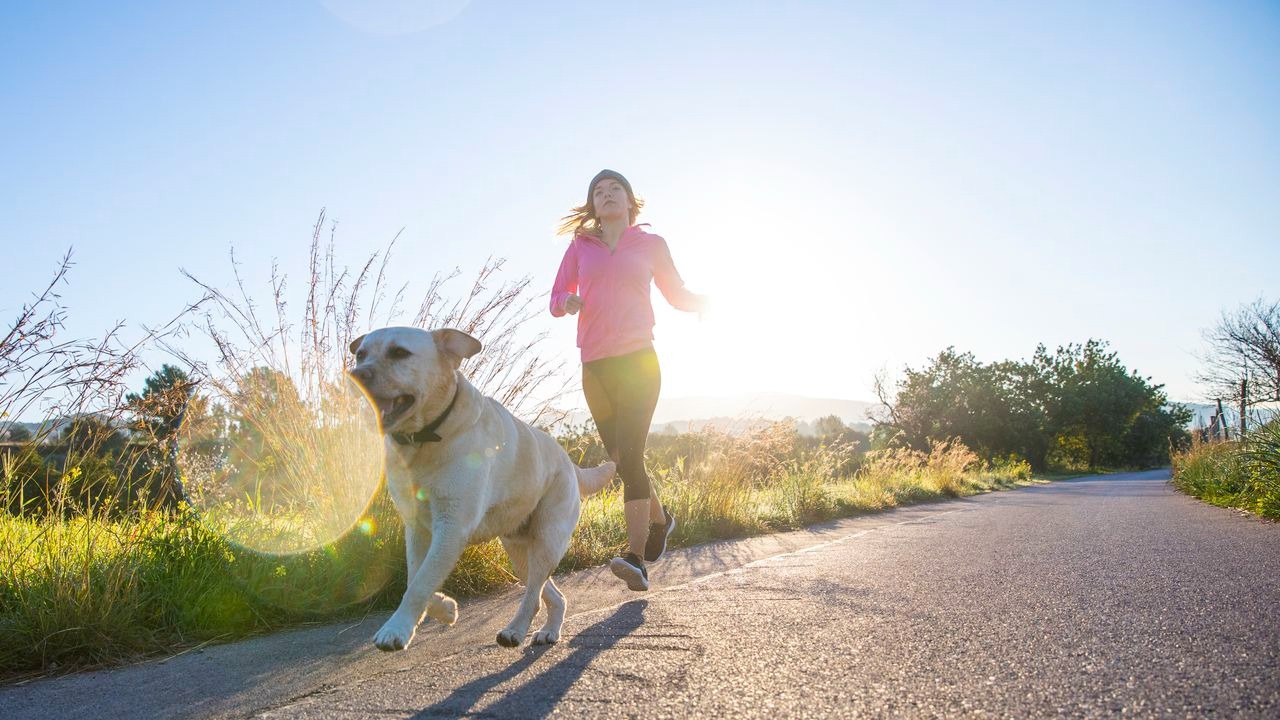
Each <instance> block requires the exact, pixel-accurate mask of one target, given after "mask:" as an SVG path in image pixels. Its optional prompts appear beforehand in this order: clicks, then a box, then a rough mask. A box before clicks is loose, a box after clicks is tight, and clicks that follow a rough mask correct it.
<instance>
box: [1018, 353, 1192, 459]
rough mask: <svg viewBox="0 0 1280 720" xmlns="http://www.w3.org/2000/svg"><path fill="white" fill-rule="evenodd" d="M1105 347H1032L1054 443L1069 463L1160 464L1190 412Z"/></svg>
mask: <svg viewBox="0 0 1280 720" xmlns="http://www.w3.org/2000/svg"><path fill="white" fill-rule="evenodd" d="M1107 348H1108V345H1107V343H1106V342H1105V341H1102V340H1093V339H1091V340H1089V341H1087V342H1086V343H1084V344H1083V345H1075V344H1071V345H1066V346H1065V347H1059V348H1058V349H1057V350H1056V351H1055V352H1054V354H1053V355H1050V354H1049V353H1048V351H1047V350H1046V349H1045V347H1044V346H1043V345H1041V346H1040V347H1038V348H1037V349H1036V354H1035V358H1034V360H1033V362H1034V364H1035V365H1036V366H1037V367H1038V368H1040V372H1041V373H1042V374H1043V375H1044V376H1045V377H1046V378H1047V379H1048V381H1049V382H1048V384H1047V385H1046V391H1047V392H1046V398H1045V400H1046V406H1045V408H1046V416H1047V418H1048V420H1049V424H1048V430H1049V432H1050V433H1051V434H1052V436H1053V437H1054V440H1055V445H1056V447H1057V449H1058V451H1059V452H1060V453H1061V454H1062V455H1063V458H1062V459H1063V460H1065V461H1067V462H1068V463H1069V464H1085V465H1087V466H1088V467H1091V468H1095V467H1102V466H1112V467H1114V466H1122V465H1144V466H1145V465H1154V464H1158V463H1161V462H1164V461H1165V460H1167V459H1168V449H1169V443H1170V442H1171V441H1175V442H1176V441H1178V440H1179V438H1180V437H1181V435H1184V434H1185V431H1183V430H1182V429H1181V428H1182V425H1183V424H1185V423H1186V422H1187V421H1188V420H1189V419H1190V415H1191V413H1190V411H1189V410H1188V409H1187V408H1186V407H1184V406H1181V405H1174V404H1171V403H1169V400H1168V397H1167V396H1166V395H1165V394H1164V390H1163V388H1164V386H1163V385H1152V384H1150V378H1144V377H1142V376H1141V375H1139V374H1138V373H1137V372H1136V371H1130V370H1128V369H1127V368H1126V367H1125V366H1124V364H1123V363H1121V362H1120V359H1119V357H1118V355H1117V353H1115V352H1109V351H1108V349H1107ZM1135 428H1137V429H1135Z"/></svg>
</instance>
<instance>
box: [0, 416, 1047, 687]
mask: <svg viewBox="0 0 1280 720" xmlns="http://www.w3.org/2000/svg"><path fill="white" fill-rule="evenodd" d="M709 447H712V448H713V450H714V452H711V453H709V454H707V455H705V456H704V457H703V458H702V459H701V460H700V461H697V462H686V459H685V458H684V457H680V458H677V459H676V461H674V462H672V463H670V464H668V465H664V466H660V467H656V468H653V473H654V475H655V480H656V481H657V482H658V483H659V484H660V485H661V487H662V490H661V494H662V498H663V500H664V502H665V503H666V504H667V505H668V506H669V507H670V508H671V509H672V511H673V512H675V513H676V514H677V515H678V516H679V517H680V524H679V527H678V529H677V531H676V533H675V535H674V536H673V537H672V544H673V546H676V547H679V546H688V545H696V544H699V543H703V542H706V541H709V540H715V539H722V538H732V537H742V536H748V535H756V534H761V533H768V532H775V531H780V530H788V529H795V528H800V527H803V526H805V525H808V524H811V523H814V522H818V521H822V520H828V519H832V518H837V517H843V516H848V515H853V514H858V513H864V512H874V511H879V510H884V509H888V508H892V507H896V506H899V505H906V504H910V503H916V502H922V501H928V500H934V499H939V498H946V497H957V496H962V495H971V494H974V493H981V492H986V491H989V490H993V489H998V488H1004V487H1012V486H1017V485H1024V484H1028V483H1031V482H1036V481H1037V480H1036V479H1033V478H1032V476H1031V473H1030V468H1029V467H1028V466H1027V465H1026V464H1025V463H1019V462H1007V463H1003V464H1000V465H998V466H990V465H985V464H982V463H979V462H978V461H977V458H976V457H975V456H973V454H972V453H971V452H969V451H968V449H967V448H964V446H962V445H958V444H955V445H951V444H943V445H940V446H938V447H937V448H935V450H934V452H933V453H931V454H923V453H911V452H909V451H901V450H900V451H890V452H880V453H870V454H868V455H867V456H866V458H865V460H863V461H862V462H861V463H860V464H859V466H858V468H857V470H856V472H853V473H850V472H847V470H848V468H849V464H848V462H847V461H848V459H849V455H850V453H851V451H852V449H851V448H850V447H848V446H841V445H839V444H835V445H832V446H819V447H817V448H813V449H810V450H807V451H806V450H803V449H798V448H797V447H796V446H794V445H792V446H788V447H784V448H781V449H779V448H778V447H776V446H771V445H769V444H768V443H764V442H761V441H760V440H759V439H758V438H757V439H755V440H751V441H744V442H739V441H733V440H731V439H728V438H726V437H724V436H720V437H718V438H716V439H715V442H713V443H710V444H709ZM101 510H103V512H100V513H99V514H98V515H96V516H89V517H76V518H71V519H62V518H59V517H56V516H51V517H48V518H45V519H35V518H18V517H12V516H7V515H6V516H3V517H0V674H2V675H0V677H4V678H7V679H10V680H12V679H15V678H18V677H23V676H30V675H38V674H47V673H52V672H62V671H69V670H74V669H82V668H89V667H98V666H104V665H111V664H117V663H121V662H128V661H130V660H134V659H139V658H143V657H148V656H154V655H160V654H168V653H174V652H179V651H181V650H183V649H186V648H190V647H193V646H196V645H199V644H202V643H207V642H211V641H225V640H230V639H235V638H242V637H247V636H251V635H254V634H260V633H265V632H270V631H273V630H277V629H280V628H283V627H287V626H291V625H297V624H300V623H306V622H313V621H323V620H332V619H338V618H343V617H350V616H352V615H359V614H361V613H365V612H369V611H370V610H378V609H390V608H392V607H394V606H395V604H396V603H397V602H398V601H399V597H400V594H401V593H402V592H403V588H404V583H405V571H404V556H403V553H404V551H403V535H402V530H401V528H400V527H399V521H398V518H397V517H396V515H395V513H394V510H393V509H392V508H391V506H390V503H389V502H387V501H386V500H385V495H379V499H378V500H377V501H375V502H374V503H373V504H372V505H371V506H370V508H369V509H368V510H367V511H366V514H365V515H364V517H363V518H362V519H361V521H360V522H359V523H357V524H356V526H355V527H354V528H353V529H352V530H351V531H350V532H348V533H346V534H345V535H343V536H342V537H341V538H340V539H339V540H337V541H336V542H332V543H329V544H327V545H325V546H323V547H322V548H320V549H318V550H315V551H311V552H303V553H298V554H290V555H270V554H262V553H257V552H250V551H247V550H245V549H243V548H240V547H238V546H237V545H235V544H234V543H232V542H231V541H229V540H228V539H227V538H228V537H233V536H235V533H234V532H232V531H231V530H232V529H231V528H228V527H226V526H225V525H223V526H219V527H215V526H211V525H212V523H211V521H208V520H206V521H205V522H202V521H201V518H200V517H199V516H198V515H197V514H196V513H195V512H193V511H192V510H190V509H184V510H183V511H182V512H180V513H179V514H177V515H166V514H160V513H154V512H152V513H142V514H132V515H130V514H125V515H124V516H123V517H119V519H114V520H113V519H109V518H110V517H111V515H110V514H109V513H107V512H105V510H106V509H105V508H104V509H101ZM117 516H119V514H118V513H117ZM622 518H623V514H622V498H621V492H620V490H619V489H618V488H616V487H615V488H612V489H609V490H607V491H605V492H604V493H602V494H600V495H598V496H596V497H592V498H589V499H587V500H586V501H585V502H584V504H583V512H582V519H581V521H580V523H579V527H578V529H577V532H576V533H575V535H574V538H573V541H572V543H571V546H570V549H569V552H568V553H567V554H566V556H565V558H564V560H563V561H562V563H561V565H560V570H561V571H565V570H571V569H576V568H583V567H591V566H595V565H598V564H600V563H602V562H605V561H606V560H607V559H608V558H610V557H612V556H613V555H614V554H616V553H617V551H618V550H619V549H620V548H621V547H622V546H623V544H624V542H625V530H624V527H623V519H622ZM512 582H514V577H513V576H512V575H511V573H510V569H509V565H508V563H507V560H506V556H505V553H504V552H503V551H502V549H501V546H500V545H499V544H498V543H497V542H496V541H495V542H490V543H486V544H483V545H479V546H475V547H472V548H470V549H469V550H468V551H467V553H466V554H465V555H464V557H463V558H462V560H461V562H460V563H459V565H458V567H457V568H456V570H455V571H454V573H453V574H452V575H451V576H450V578H449V580H448V582H447V584H446V587H445V591H446V592H448V593H450V594H453V595H456V596H460V597H466V596H469V595H477V594H482V593H486V592H491V591H493V590H494V589H497V588H500V587H503V586H506V585H508V584H510V583H512Z"/></svg>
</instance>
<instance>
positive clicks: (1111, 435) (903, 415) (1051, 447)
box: [873, 340, 1190, 470]
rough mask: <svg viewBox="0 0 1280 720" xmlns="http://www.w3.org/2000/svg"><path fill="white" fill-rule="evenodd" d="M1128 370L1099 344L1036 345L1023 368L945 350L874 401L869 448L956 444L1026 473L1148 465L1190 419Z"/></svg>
mask: <svg viewBox="0 0 1280 720" xmlns="http://www.w3.org/2000/svg"><path fill="white" fill-rule="evenodd" d="M1149 380H1150V378H1143V377H1141V376H1140V375H1138V374H1137V373H1136V372H1130V371H1129V370H1128V369H1126V368H1125V367H1124V365H1123V364H1122V363H1121V362H1120V360H1119V358H1118V357H1117V356H1116V353H1114V352H1109V351H1108V350H1107V344H1106V343H1105V342H1102V341H1100V340H1089V341H1088V342H1086V343H1085V344H1083V345H1067V346H1065V347H1059V348H1058V349H1057V350H1056V351H1055V352H1053V353H1052V354H1051V353H1050V352H1049V351H1048V350H1047V349H1046V348H1045V347H1044V346H1043V345H1041V346H1039V347H1037V348H1036V352H1035V355H1034V356H1033V358H1032V360H1031V362H1023V361H1014V360H1005V361H1001V362H996V363H990V364H983V363H980V362H978V361H977V359H975V358H974V356H973V355H972V354H970V353H960V352H957V351H956V350H955V348H947V349H946V350H944V351H942V352H941V353H939V354H938V356H937V357H936V358H933V359H932V360H930V362H929V364H928V365H927V366H925V367H924V368H923V369H921V370H913V369H911V368H907V370H906V374H905V377H904V378H903V379H902V380H901V381H900V382H899V383H898V386H897V392H896V394H895V396H894V397H893V398H892V399H890V398H888V397H887V396H886V393H885V392H884V383H883V381H882V380H880V379H877V394H879V395H880V398H881V403H882V404H884V406H885V409H886V413H885V415H886V417H885V419H883V420H881V421H880V422H879V423H878V424H877V428H876V432H875V433H873V441H874V443H873V444H876V445H877V446H881V445H883V444H884V443H887V442H898V443H903V444H906V445H908V446H910V447H912V448H915V449H918V450H928V449H929V447H930V445H931V443H933V442H938V441H943V440H946V439H948V438H953V437H956V438H960V440H961V441H963V442H964V444H965V445H967V446H969V447H970V448H972V449H973V450H974V451H975V452H977V453H978V454H979V455H980V456H982V457H984V458H987V459H993V458H996V457H1002V456H1006V455H1010V454H1015V455H1019V456H1021V457H1024V458H1026V459H1027V460H1028V461H1029V462H1030V463H1031V466H1032V467H1033V468H1034V469H1036V470H1043V469H1045V468H1046V467H1047V466H1048V465H1049V464H1051V462H1053V461H1054V460H1056V461H1058V462H1060V463H1063V464H1067V465H1088V466H1089V467H1099V466H1104V465H1106V466H1119V465H1154V464H1159V463H1161V462H1164V461H1166V460H1167V459H1168V450H1169V445H1170V443H1171V442H1173V443H1175V444H1177V443H1180V442H1181V441H1182V439H1183V438H1184V436H1185V431H1183V430H1182V425H1183V424H1185V423H1186V421H1187V420H1188V419H1189V417H1190V412H1189V411H1188V410H1187V409H1186V408H1184V407H1182V406H1177V405H1171V404H1170V403H1169V401H1168V398H1167V397H1166V396H1165V394H1164V391H1163V389H1162V388H1163V386H1161V385H1152V384H1150V382H1149Z"/></svg>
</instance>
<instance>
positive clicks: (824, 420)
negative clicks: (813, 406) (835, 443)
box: [813, 415, 849, 440]
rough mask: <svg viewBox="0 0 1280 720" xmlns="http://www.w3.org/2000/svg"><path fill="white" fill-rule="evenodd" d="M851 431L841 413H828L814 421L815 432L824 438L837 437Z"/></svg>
mask: <svg viewBox="0 0 1280 720" xmlns="http://www.w3.org/2000/svg"><path fill="white" fill-rule="evenodd" d="M848 432H849V426H848V425H845V424H844V421H843V420H841V419H840V416H839V415H827V416H825V417H820V418H818V419H817V420H814V421H813V434H814V435H817V436H818V437H819V438H822V439H824V440H826V439H829V438H836V437H839V436H841V435H844V434H846V433H848Z"/></svg>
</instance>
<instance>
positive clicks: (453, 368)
mask: <svg viewBox="0 0 1280 720" xmlns="http://www.w3.org/2000/svg"><path fill="white" fill-rule="evenodd" d="M351 352H353V353H355V356H356V365H355V367H354V368H353V369H352V370H351V371H350V374H351V377H352V378H354V379H355V381H356V382H358V383H359V384H360V385H361V386H362V387H363V388H364V390H365V392H366V393H367V394H368V397H369V399H370V400H371V401H372V402H373V404H374V405H375V406H376V409H377V411H378V413H379V424H380V426H381V430H382V433H383V435H384V442H385V446H386V449H385V452H386V472H387V487H388V489H389V490H390V492H391V499H392V500H393V501H394V503H395V506H396V510H398V511H399V513H400V516H401V518H403V519H404V536H405V555H406V558H407V560H408V565H409V582H408V588H407V589H406V590H405V594H404V599H403V600H401V601H400V607H399V608H397V609H396V611H395V613H394V614H393V615H392V616H391V618H390V619H389V620H387V622H386V623H385V624H384V625H383V626H382V629H380V630H379V631H378V632H377V634H376V635H375V636H374V644H376V645H377V646H378V648H380V649H382V650H401V649H404V648H406V647H408V646H409V643H410V641H412V640H413V635H414V632H415V630H416V629H417V626H418V623H419V622H420V621H421V620H422V617H423V615H424V614H426V615H430V616H431V617H433V618H435V619H436V620H439V621H440V622H443V623H446V624H449V625H452V624H453V623H454V621H455V620H457V617H458V605H457V603H456V602H455V601H454V600H453V598H450V597H448V596H446V595H444V594H442V593H440V592H438V591H439V589H440V586H441V584H443V583H444V581H445V578H446V577H448V575H449V572H450V571H452V570H453V566H454V565H455V564H456V563H457V562H458V557H459V556H460V555H461V554H462V550H463V548H465V547H466V546H467V545H469V544H472V543H478V542H483V541H485V540H489V539H490V538H493V537H498V538H501V540H502V545H503V547H504V548H506V551H507V555H508V556H510V558H511V565H512V567H514V568H515V571H516V575H517V576H519V578H520V580H521V581H522V582H523V583H524V584H525V593H524V598H523V599H522V600H521V602H520V607H519V609H518V610H517V611H516V615H515V617H514V618H513V619H512V620H511V622H510V623H509V624H508V625H507V626H506V628H504V629H503V630H502V632H500V633H498V643H499V644H501V645H505V646H508V647H516V646H518V645H519V644H520V643H521V642H523V641H524V638H525V635H526V634H527V633H528V631H529V624H530V623H531V622H533V617H534V615H536V614H537V612H538V609H539V607H540V605H541V603H540V602H539V598H541V601H542V602H545V603H546V606H547V620H546V622H545V623H544V624H543V626H542V628H541V629H540V630H538V631H537V632H536V633H534V636H533V643H534V644H546V643H554V642H556V641H557V640H559V639H560V626H561V624H562V623H563V622H564V615H565V600H564V595H563V594H562V593H561V592H560V590H559V589H558V588H557V587H556V585H555V583H554V582H553V581H552V580H551V579H550V578H551V572H552V570H554V569H555V567H556V565H557V564H558V563H559V562H560V558H561V557H563V556H564V553H565V550H567V549H568V547H569V536H570V535H571V534H572V533H573V529H574V527H575V526H576V525H577V523H578V513H579V510H580V504H581V498H582V497H583V496H585V495H589V494H591V493H593V492H596V491H598V490H600V489H601V488H603V487H604V486H605V485H606V484H608V482H609V480H610V479H612V477H613V474H614V465H613V463H611V462H606V463H604V464H603V465H600V466H599V467H596V468H590V469H583V468H579V467H577V466H576V465H574V464H573V461H571V460H570V459H569V456H568V455H566V454H565V452H564V450H563V449H562V448H561V447H560V445H559V444H558V443H557V442H556V441H555V440H554V439H553V438H552V437H551V436H550V435H548V434H546V433H545V432H542V431H541V430H537V429H535V428H532V427H530V426H529V425H527V424H525V423H523V422H521V421H519V420H517V419H516V418H515V417H513V416H512V415H511V413H510V412H508V411H507V409H506V408H504V407H502V405H501V404H499V403H498V401H496V400H494V399H493V398H489V397H485V396H484V395H482V394H481V393H480V391H479V390H477V389H476V388H475V386H473V385H472V384H471V383H470V382H468V381H467V379H466V378H465V377H463V375H462V373H461V372H459V371H458V367H459V365H460V364H461V363H462V361H463V360H464V359H466V358H469V357H471V356H472V355H475V354H476V353H478V352H480V341H478V340H476V339H475V338H473V337H471V336H470V335H468V334H466V333H464V332H462V331H460V330H453V329H443V330H434V331H426V330H422V329H420V328H412V327H390V328H383V329H381V330H375V331H373V332H371V333H369V334H367V335H362V336H360V337H359V338H356V339H355V340H354V341H353V342H352V343H351Z"/></svg>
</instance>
